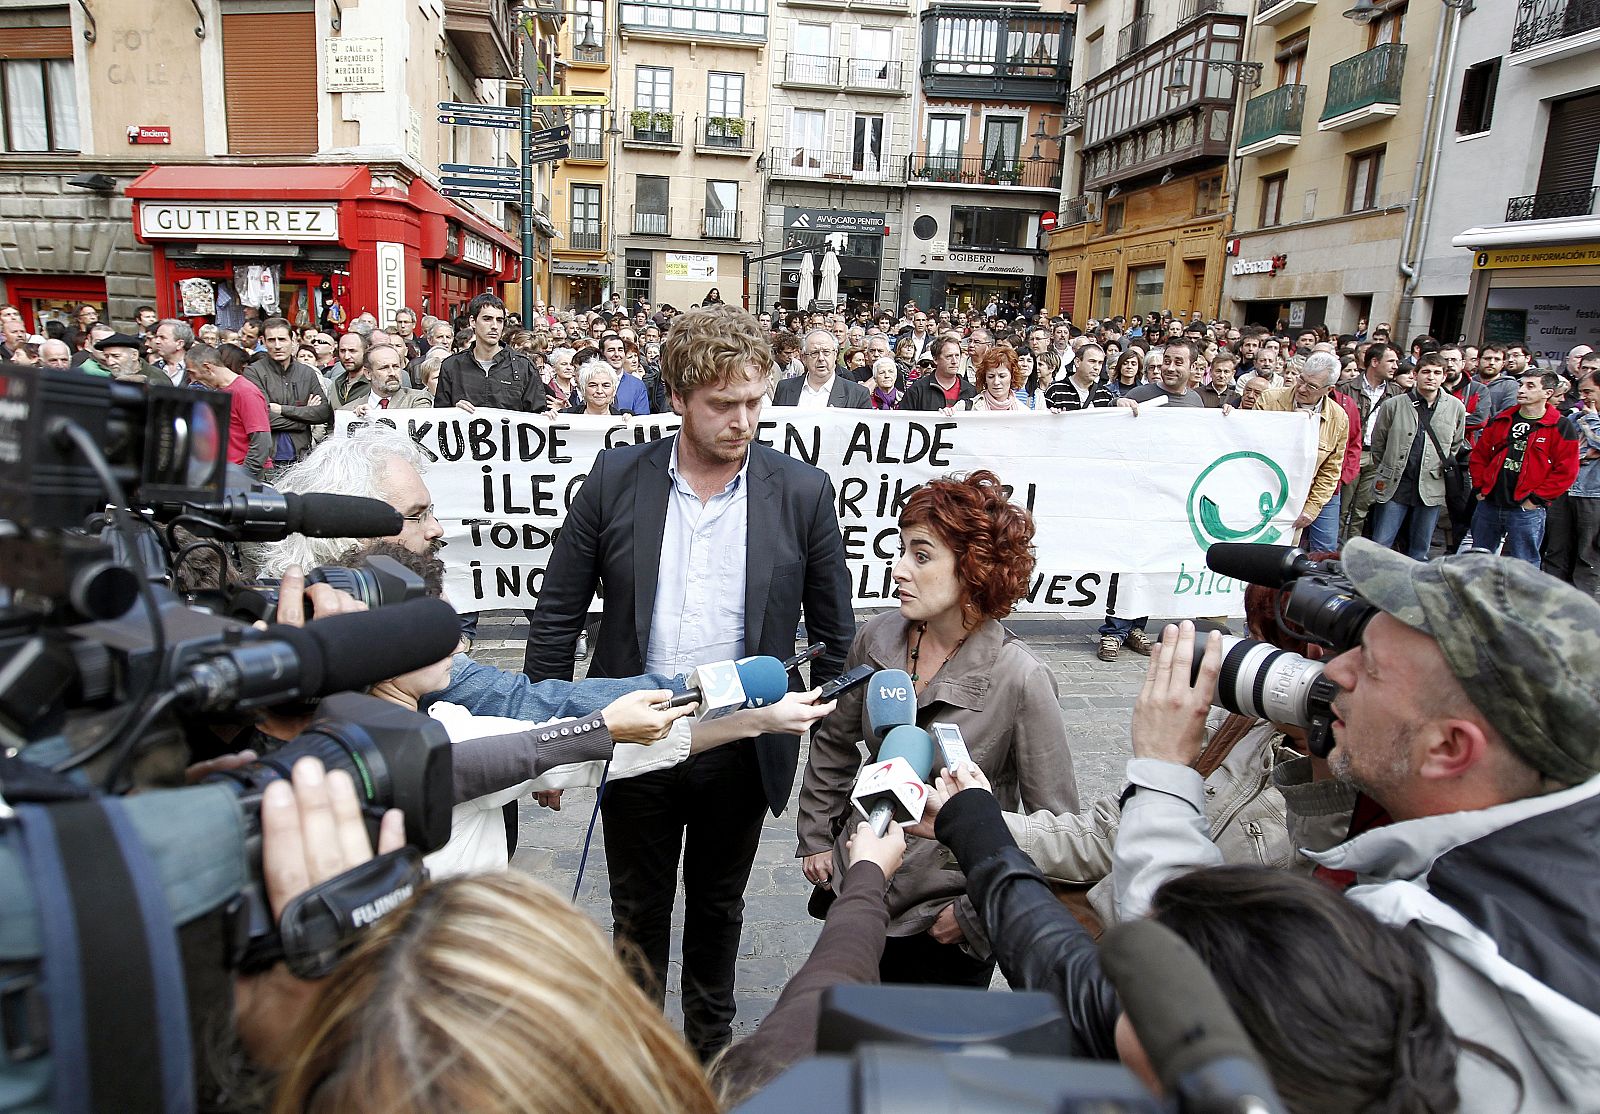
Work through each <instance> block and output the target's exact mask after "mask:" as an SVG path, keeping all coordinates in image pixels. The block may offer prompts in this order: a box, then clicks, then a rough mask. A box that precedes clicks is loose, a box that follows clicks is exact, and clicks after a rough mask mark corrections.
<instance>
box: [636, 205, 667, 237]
mask: <svg viewBox="0 0 1600 1114" xmlns="http://www.w3.org/2000/svg"><path fill="white" fill-rule="evenodd" d="M629 213H630V214H631V215H632V217H633V234H634V235H635V236H670V235H672V207H671V206H668V207H667V209H666V210H665V211H664V212H663V211H662V210H659V209H652V210H642V209H640V208H639V207H638V206H637V205H635V206H634V207H633V208H632V209H630V210H629Z"/></svg>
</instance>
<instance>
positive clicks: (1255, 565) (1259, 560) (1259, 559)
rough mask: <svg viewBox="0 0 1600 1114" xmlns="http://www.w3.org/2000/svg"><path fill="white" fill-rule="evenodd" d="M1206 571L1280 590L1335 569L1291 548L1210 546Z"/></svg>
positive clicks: (1251, 544) (1236, 544)
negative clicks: (1297, 580)
mask: <svg viewBox="0 0 1600 1114" xmlns="http://www.w3.org/2000/svg"><path fill="white" fill-rule="evenodd" d="M1330 565H1331V566H1333V568H1330V567H1329V566H1330ZM1206 567H1207V568H1209V569H1210V570H1211V571H1212V572H1214V573H1218V574H1220V575H1222V576H1231V577H1232V578H1233V579H1235V580H1242V581H1244V582H1245V583H1246V584H1259V585H1261V586H1262V587H1264V588H1282V587H1284V586H1285V585H1287V584H1289V583H1290V582H1291V581H1293V580H1295V579H1297V578H1299V577H1302V576H1311V575H1315V574H1317V573H1326V572H1332V571H1334V570H1335V569H1337V567H1338V566H1337V564H1336V563H1335V562H1331V561H1313V560H1312V559H1311V558H1310V557H1307V556H1306V551H1305V550H1303V549H1301V548H1300V547H1299V546H1294V545H1260V544H1258V543H1256V542H1213V543H1212V545H1211V548H1210V549H1208V550H1206Z"/></svg>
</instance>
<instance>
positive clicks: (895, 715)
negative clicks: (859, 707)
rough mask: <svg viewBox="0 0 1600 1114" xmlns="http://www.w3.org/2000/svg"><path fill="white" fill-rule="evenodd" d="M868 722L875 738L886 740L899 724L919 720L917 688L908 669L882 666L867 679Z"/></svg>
mask: <svg viewBox="0 0 1600 1114" xmlns="http://www.w3.org/2000/svg"><path fill="white" fill-rule="evenodd" d="M866 704H867V723H869V724H870V725H871V726H872V737H873V738H874V739H880V740H881V739H882V738H883V737H884V736H885V735H887V734H888V733H889V732H890V731H892V730H893V729H894V728H896V727H906V726H910V725H914V724H915V723H916V722H917V690H916V689H914V688H912V686H911V675H910V674H909V673H907V672H906V671H905V670H904V669H880V670H878V672H876V673H874V674H873V675H872V679H871V680H870V681H868V682H867V696H866Z"/></svg>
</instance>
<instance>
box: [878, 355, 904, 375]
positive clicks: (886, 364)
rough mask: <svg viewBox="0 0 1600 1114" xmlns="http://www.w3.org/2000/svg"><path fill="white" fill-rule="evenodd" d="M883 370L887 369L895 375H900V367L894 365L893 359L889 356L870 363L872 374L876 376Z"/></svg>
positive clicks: (880, 357)
mask: <svg viewBox="0 0 1600 1114" xmlns="http://www.w3.org/2000/svg"><path fill="white" fill-rule="evenodd" d="M884 368H888V369H889V370H890V371H892V372H894V373H895V374H896V375H898V374H899V373H900V365H899V364H897V363H895V362H894V358H893V357H891V356H879V357H878V358H877V359H876V360H874V361H873V363H872V374H873V375H877V374H878V372H880V371H882V370H883V369H884Z"/></svg>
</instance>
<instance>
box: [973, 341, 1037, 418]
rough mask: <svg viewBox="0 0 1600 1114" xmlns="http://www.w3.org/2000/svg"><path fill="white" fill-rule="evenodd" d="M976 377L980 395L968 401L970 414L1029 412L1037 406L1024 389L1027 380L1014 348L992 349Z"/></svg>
mask: <svg viewBox="0 0 1600 1114" xmlns="http://www.w3.org/2000/svg"><path fill="white" fill-rule="evenodd" d="M975 374H976V377H977V380H978V394H977V397H975V398H969V399H968V400H967V409H968V410H1028V409H1029V408H1030V407H1031V406H1032V405H1033V404H1032V403H1031V402H1030V401H1029V400H1028V395H1027V392H1026V391H1023V390H1022V389H1021V388H1022V385H1023V383H1024V382H1025V381H1026V380H1024V378H1023V375H1022V366H1021V364H1019V363H1018V362H1017V352H1016V349H1014V348H1012V347H1011V345H1009V344H996V345H994V346H993V347H991V348H990V349H989V350H988V351H987V352H985V353H984V354H983V358H982V359H980V360H979V361H978V366H977V369H976V372H975Z"/></svg>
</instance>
